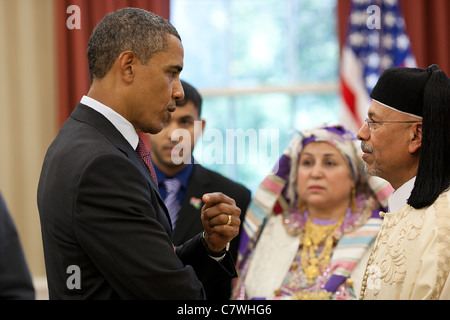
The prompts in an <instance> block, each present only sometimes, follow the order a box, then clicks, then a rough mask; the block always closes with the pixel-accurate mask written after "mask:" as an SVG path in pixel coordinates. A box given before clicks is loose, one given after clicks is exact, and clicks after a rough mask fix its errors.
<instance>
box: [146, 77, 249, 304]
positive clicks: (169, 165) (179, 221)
mask: <svg viewBox="0 0 450 320" xmlns="http://www.w3.org/2000/svg"><path fill="white" fill-rule="evenodd" d="M181 84H182V86H183V90H184V99H183V100H179V101H177V109H176V110H175V112H174V113H173V114H172V118H171V120H170V121H169V123H168V124H167V125H166V126H165V127H164V129H163V130H161V132H159V133H158V134H156V135H151V136H150V146H151V153H150V154H151V158H152V161H153V164H154V165H155V170H156V175H157V177H158V181H159V182H160V183H159V191H160V193H161V195H162V198H163V199H166V198H167V196H168V194H167V190H166V187H165V181H166V180H167V179H173V178H176V179H178V180H179V181H180V182H181V185H180V189H179V191H178V193H177V197H176V201H177V202H178V203H179V204H181V206H180V207H177V209H178V208H179V210H177V212H176V213H175V215H176V219H172V226H173V227H174V234H173V241H174V244H176V245H177V244H181V243H183V242H185V241H186V240H188V239H190V238H192V237H193V236H194V235H195V234H197V233H199V232H200V231H201V230H202V229H203V226H202V222H201V219H200V208H201V206H200V204H201V198H202V195H203V194H204V193H207V192H222V193H224V194H226V195H228V196H229V197H231V198H233V199H234V200H235V201H236V205H237V206H238V207H239V208H240V209H241V217H240V220H241V221H243V219H244V215H245V212H246V211H247V206H248V204H249V202H250V199H251V193H250V191H249V190H248V189H247V188H246V187H244V186H243V185H241V184H238V183H236V182H233V181H231V180H230V179H228V178H225V177H224V176H222V175H220V174H218V173H216V172H214V171H211V170H208V169H206V168H205V167H203V166H201V165H200V164H197V163H196V164H194V158H193V157H192V152H193V150H194V145H195V142H196V140H197V139H198V138H199V137H200V136H201V134H202V132H203V129H204V127H205V120H204V119H201V108H202V97H201V95H200V93H199V92H198V91H197V90H196V89H195V88H194V87H193V86H192V85H191V84H189V83H187V82H186V81H183V80H181ZM172 134H174V135H173V136H172ZM179 137H182V139H178V138H179ZM179 140H181V141H179ZM168 207H169V208H170V205H168ZM238 244H239V236H237V237H236V238H234V239H233V240H232V241H231V243H230V253H231V255H232V257H233V259H234V261H236V257H237V251H238ZM205 289H206V297H207V299H208V300H210V299H211V300H218V299H229V297H230V294H231V281H228V280H227V281H224V283H223V284H222V286H214V287H211V288H205Z"/></svg>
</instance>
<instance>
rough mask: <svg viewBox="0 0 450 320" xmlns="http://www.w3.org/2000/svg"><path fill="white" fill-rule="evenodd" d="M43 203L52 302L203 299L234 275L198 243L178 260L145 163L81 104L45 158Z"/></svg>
mask: <svg viewBox="0 0 450 320" xmlns="http://www.w3.org/2000/svg"><path fill="white" fill-rule="evenodd" d="M37 200H38V208H39V214H40V219H41V228H42V238H43V244H44V256H45V264H46V272H47V281H48V287H49V296H50V299H203V298H204V297H205V295H204V289H203V287H202V283H203V284H204V285H213V284H214V283H215V281H223V280H224V279H230V278H231V277H233V276H234V275H235V269H234V266H233V265H232V263H233V262H232V259H231V257H230V256H229V255H227V256H226V257H225V259H224V260H222V262H221V263H217V262H216V261H215V260H213V259H211V258H210V257H209V256H208V255H207V253H206V250H205V248H204V247H203V245H202V243H201V241H200V236H196V237H194V238H193V239H192V240H190V241H189V242H188V243H186V244H184V245H182V246H180V247H177V250H176V253H175V252H174V250H173V246H172V230H171V225H170V223H169V218H168V212H167V209H166V207H165V205H164V203H163V201H162V199H161V197H160V196H159V191H158V188H157V186H156V184H155V183H154V181H153V180H152V178H151V175H150V173H149V171H148V169H147V168H146V167H145V164H144V163H143V162H142V160H141V159H140V158H139V156H138V154H137V153H136V152H135V150H133V148H132V147H131V146H130V144H129V143H128V142H127V141H126V139H125V138H124V137H123V136H122V135H121V134H120V132H119V131H117V129H116V128H115V127H114V126H113V125H112V124H111V123H110V122H109V121H108V120H107V119H106V118H105V117H104V116H103V115H101V114H100V113H98V112H96V111H95V110H93V109H91V108H89V107H87V106H85V105H83V104H78V106H77V107H76V109H75V110H74V112H73V113H72V114H71V116H70V117H69V119H68V120H67V121H66V122H65V124H64V125H63V127H62V128H61V130H60V132H59V133H58V136H57V137H56V139H55V140H54V141H53V143H52V144H51V146H50V147H49V149H48V151H47V154H46V156H45V159H44V163H43V167H42V172H41V177H40V180H39V186H38V197H37ZM71 266H76V267H78V268H79V271H80V272H79V273H78V275H77V273H76V271H73V270H76V269H72V268H73V267H71ZM76 277H79V279H78V280H79V281H78V282H77V278H76ZM77 283H78V285H77Z"/></svg>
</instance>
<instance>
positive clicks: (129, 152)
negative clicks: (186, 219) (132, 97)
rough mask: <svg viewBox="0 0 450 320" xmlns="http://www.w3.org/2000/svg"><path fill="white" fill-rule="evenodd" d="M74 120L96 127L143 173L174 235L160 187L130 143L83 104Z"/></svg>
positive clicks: (106, 120)
mask: <svg viewBox="0 0 450 320" xmlns="http://www.w3.org/2000/svg"><path fill="white" fill-rule="evenodd" d="M70 116H71V117H72V118H74V119H76V120H78V121H82V122H85V123H87V124H89V125H91V126H93V127H95V128H96V129H97V130H99V131H100V132H102V133H103V135H104V136H105V137H106V138H107V139H108V140H109V141H111V143H112V144H113V145H115V146H116V147H117V149H119V150H120V151H121V152H122V153H124V154H125V155H126V156H127V158H128V159H130V161H131V162H132V163H133V164H134V165H135V166H136V168H138V170H139V172H141V173H142V175H143V176H144V177H145V178H146V179H147V181H148V183H149V184H150V185H151V187H152V189H153V191H154V193H155V195H156V199H157V201H158V206H159V207H160V208H161V210H162V211H164V213H165V215H166V217H167V220H168V222H167V226H168V227H169V228H167V226H164V227H165V229H166V230H167V231H168V233H169V234H172V228H171V226H170V223H169V221H170V216H169V212H168V211H167V208H166V206H165V205H164V201H163V199H162V198H161V195H160V194H159V189H158V186H157V185H156V183H155V181H154V180H153V178H152V176H151V174H150V171H149V170H148V168H147V166H146V165H145V163H144V162H143V161H142V159H141V158H140V157H139V155H138V154H137V152H136V150H134V149H133V148H132V147H131V145H130V144H129V143H128V141H127V140H126V139H125V138H124V136H123V135H122V134H121V133H120V132H119V131H118V130H117V129H116V127H114V125H113V124H112V123H111V122H110V121H109V120H108V119H106V117H104V116H103V115H102V114H101V113H99V112H97V111H95V110H94V109H92V108H90V107H88V106H85V105H84V104H82V103H79V104H78V105H77V107H76V108H75V110H74V111H73V112H72V114H71V115H70Z"/></svg>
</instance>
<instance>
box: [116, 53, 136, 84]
mask: <svg viewBox="0 0 450 320" xmlns="http://www.w3.org/2000/svg"><path fill="white" fill-rule="evenodd" d="M136 61H137V58H136V56H135V54H134V52H133V51H124V52H122V53H121V54H120V56H119V58H117V63H118V67H119V71H120V75H121V76H122V79H123V80H124V81H126V82H132V81H133V78H134V72H135V70H134V68H135V64H136Z"/></svg>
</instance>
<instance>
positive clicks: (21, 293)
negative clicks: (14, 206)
mask: <svg viewBox="0 0 450 320" xmlns="http://www.w3.org/2000/svg"><path fill="white" fill-rule="evenodd" d="M0 299H1V300H3V299H5V300H34V287H33V282H32V280H31V274H30V271H29V269H28V265H27V262H26V260H25V255H24V254H23V250H22V246H21V244H20V239H19V235H18V234H17V230H16V226H15V225H14V221H13V219H12V218H11V216H10V214H9V212H8V208H7V206H6V203H5V201H4V200H3V197H2V195H1V194H0Z"/></svg>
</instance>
